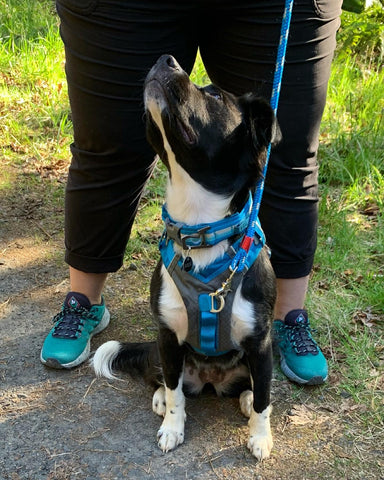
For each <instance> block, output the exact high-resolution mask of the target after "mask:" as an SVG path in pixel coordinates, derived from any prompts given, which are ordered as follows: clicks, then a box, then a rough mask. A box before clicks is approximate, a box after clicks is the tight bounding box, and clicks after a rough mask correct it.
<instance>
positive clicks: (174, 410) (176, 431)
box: [157, 327, 186, 452]
mask: <svg viewBox="0 0 384 480" xmlns="http://www.w3.org/2000/svg"><path fill="white" fill-rule="evenodd" d="M159 351H160V358H161V363H162V369H163V375H164V382H165V414H164V420H163V423H162V425H161V427H160V429H159V431H158V433H157V439H158V445H159V447H160V448H161V450H163V452H168V451H170V450H173V449H174V448H176V447H177V446H178V445H180V444H181V443H183V441H184V423H185V417H186V415H185V397H184V393H183V370H184V355H185V348H184V347H183V346H180V345H179V343H178V341H177V337H176V335H175V334H174V333H173V332H172V331H171V330H169V329H168V328H165V327H160V331H159ZM158 392H159V391H158Z"/></svg>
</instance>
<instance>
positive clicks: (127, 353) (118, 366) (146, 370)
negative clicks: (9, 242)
mask: <svg viewBox="0 0 384 480" xmlns="http://www.w3.org/2000/svg"><path fill="white" fill-rule="evenodd" d="M91 365H92V367H93V369H94V371H95V373H96V375H97V376H98V377H106V378H109V379H111V380H112V379H116V378H117V377H116V375H115V372H116V371H121V372H127V373H129V374H130V375H131V376H132V377H141V378H143V379H144V380H145V382H146V383H148V384H150V385H153V386H154V387H157V386H159V385H161V383H162V375H161V368H160V361H159V354H158V350H157V344H156V342H145V343H121V342H117V341H115V340H111V341H109V342H106V343H103V345H101V346H100V347H99V348H98V349H97V350H96V352H95V355H94V356H93V358H92V360H91Z"/></svg>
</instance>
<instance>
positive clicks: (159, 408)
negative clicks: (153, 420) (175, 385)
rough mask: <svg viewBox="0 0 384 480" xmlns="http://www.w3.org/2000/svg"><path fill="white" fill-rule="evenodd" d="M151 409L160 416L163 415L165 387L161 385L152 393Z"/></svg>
mask: <svg viewBox="0 0 384 480" xmlns="http://www.w3.org/2000/svg"><path fill="white" fill-rule="evenodd" d="M152 411H153V413H156V415H159V416H160V417H164V415H165V388H164V387H163V386H161V387H159V388H158V389H157V390H156V392H155V393H154V394H153V398H152Z"/></svg>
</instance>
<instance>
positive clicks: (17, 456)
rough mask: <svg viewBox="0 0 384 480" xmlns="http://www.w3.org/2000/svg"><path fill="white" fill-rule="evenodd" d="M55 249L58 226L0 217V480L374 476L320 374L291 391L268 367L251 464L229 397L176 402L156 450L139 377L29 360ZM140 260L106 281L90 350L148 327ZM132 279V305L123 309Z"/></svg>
mask: <svg viewBox="0 0 384 480" xmlns="http://www.w3.org/2000/svg"><path fill="white" fill-rule="evenodd" d="M45 230H46V228H45ZM46 233H47V232H46ZM61 250H62V237H61V234H55V235H52V236H50V235H46V234H44V233H42V229H41V226H38V225H37V224H36V222H34V221H32V220H31V221H23V222H19V223H17V222H16V220H15V222H13V221H12V222H11V221H10V220H9V217H7V218H5V217H3V218H2V219H1V216H0V338H1V350H0V380H1V393H0V439H1V448H0V479H1V480H20V479H23V480H27V479H28V480H53V479H54V480H62V479H74V480H75V479H76V480H85V479H87V480H88V479H89V480H98V479H100V480H112V479H123V478H128V479H135V480H141V479H165V478H172V479H175V480H182V479H190V480H192V479H204V480H217V479H234V480H236V479H242V480H243V479H255V480H266V479H268V480H277V479H284V480H289V479H292V480H300V479H322V478H324V479H342V478H346V479H359V480H361V479H379V478H384V475H383V470H382V467H383V456H382V455H383V451H382V446H381V447H379V446H378V445H377V443H376V444H373V443H372V444H370V443H369V441H368V437H365V440H366V441H365V443H364V441H362V440H361V437H360V442H359V443H358V445H357V444H356V442H355V441H354V438H353V435H351V431H352V433H353V425H352V426H351V416H350V415H349V412H350V410H349V409H352V408H355V407H354V406H353V405H352V404H351V403H350V400H349V399H342V398H334V396H332V379H331V381H330V383H329V385H328V386H326V387H323V388H321V389H316V388H311V389H297V388H296V387H293V386H292V385H291V384H290V383H289V382H287V381H286V380H285V379H284V377H282V375H281V373H280V372H279V370H278V368H276V373H275V375H276V378H275V379H274V382H273V401H274V413H273V418H272V425H273V432H274V440H275V446H274V450H273V453H272V456H271V458H270V459H268V460H266V461H264V462H262V463H257V462H256V461H255V459H254V458H253V457H252V456H251V455H250V453H249V452H248V450H247V448H246V441H247V421H246V419H245V418H244V417H243V416H242V415H241V413H240V411H239V407H238V402H237V400H232V399H217V398H216V397H214V396H210V395H205V396H203V397H201V398H199V399H197V400H188V401H187V426H186V439H185V443H184V444H183V445H182V446H180V447H179V448H178V449H177V450H176V451H174V452H170V453H168V454H163V453H162V452H161V451H160V450H159V449H158V447H157V445H156V432H157V429H158V427H159V425H160V423H161V419H160V418H159V417H156V416H155V415H154V414H153V413H152V411H151V393H152V392H151V391H150V390H149V389H148V388H147V387H146V386H144V385H141V384H140V383H138V382H135V381H133V380H130V379H129V378H124V379H122V380H121V381H115V382H113V383H109V382H107V381H105V380H100V379H95V378H94V375H93V373H92V371H91V370H90V368H89V367H88V366H87V365H84V366H81V367H80V368H78V369H75V370H72V371H56V370H50V369H48V368H46V367H44V366H43V365H42V364H41V363H40V361H39V352H40V348H41V345H42V342H43V340H44V337H45V335H46V333H47V332H48V329H49V328H50V319H51V318H52V316H53V315H54V314H55V313H57V311H58V308H59V307H60V304H61V302H62V300H63V298H64V295H65V293H66V291H67V289H68V283H67V280H66V273H67V272H66V267H65V266H64V264H63V261H62V259H61V257H58V252H61ZM145 269H146V267H145V265H144V266H139V268H137V269H136V268H126V269H123V270H122V271H120V272H119V273H118V274H116V275H115V276H114V277H113V279H111V282H110V283H109V286H108V289H107V290H106V298H107V303H108V306H109V308H110V310H111V313H112V322H111V325H110V327H108V329H107V330H106V331H104V332H103V333H102V334H100V335H99V336H98V337H96V338H95V339H94V344H93V348H95V347H96V346H98V345H99V344H100V343H102V342H103V341H106V340H108V339H114V338H118V339H122V335H123V336H124V339H127V340H138V339H142V338H145V337H146V336H147V335H148V334H149V335H151V329H150V327H146V328H145V329H142V328H141V326H140V318H147V317H148V316H149V311H148V304H147V298H146V294H145V292H146V288H147V286H148V283H149V275H150V272H149V271H146V270H145ZM143 272H144V273H143ZM133 286H135V288H136V289H137V292H139V293H137V294H135V295H137V301H136V302H135V305H136V306H135V307H132V306H131V307H129V306H128V307H126V306H125V305H126V301H125V298H126V295H127V291H131V290H132V288H133ZM142 292H144V293H142ZM127 318H129V320H126V319H127ZM137 319H139V321H138V320H137ZM149 324H150V323H149ZM148 332H149V333H148ZM152 333H153V332H152ZM348 422H349V424H348ZM351 428H352V430H351ZM356 429H357V427H356Z"/></svg>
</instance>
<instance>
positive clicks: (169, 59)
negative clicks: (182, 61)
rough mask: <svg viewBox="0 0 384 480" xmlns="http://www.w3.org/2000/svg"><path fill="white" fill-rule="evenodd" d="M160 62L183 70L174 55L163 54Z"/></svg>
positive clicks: (174, 68)
mask: <svg viewBox="0 0 384 480" xmlns="http://www.w3.org/2000/svg"><path fill="white" fill-rule="evenodd" d="M159 63H162V64H166V65H167V66H168V67H169V68H171V69H172V70H180V71H181V70H182V68H181V67H180V65H179V64H178V63H177V61H176V59H175V57H173V56H172V55H162V56H161V57H160V59H159Z"/></svg>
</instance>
